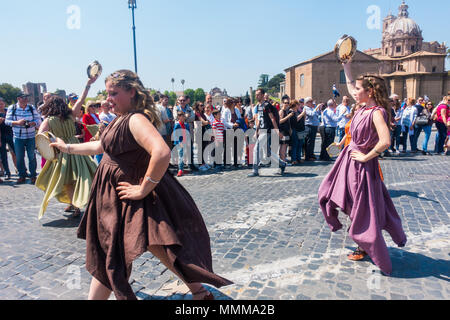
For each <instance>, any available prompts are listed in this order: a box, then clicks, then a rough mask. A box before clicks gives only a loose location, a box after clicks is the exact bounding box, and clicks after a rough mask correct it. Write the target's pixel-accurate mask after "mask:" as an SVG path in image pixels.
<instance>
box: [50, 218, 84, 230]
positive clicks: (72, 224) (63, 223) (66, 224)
mask: <svg viewBox="0 0 450 320" xmlns="http://www.w3.org/2000/svg"><path fill="white" fill-rule="evenodd" d="M80 221H81V218H74V219H72V218H69V219H59V220H55V221H51V222H48V223H45V224H43V225H42V226H43V227H50V228H78V226H79V225H80Z"/></svg>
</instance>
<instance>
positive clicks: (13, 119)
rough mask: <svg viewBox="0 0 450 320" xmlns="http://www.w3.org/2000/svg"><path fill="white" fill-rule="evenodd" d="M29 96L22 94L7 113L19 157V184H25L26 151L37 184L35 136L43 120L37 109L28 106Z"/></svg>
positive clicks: (7, 123) (32, 176)
mask: <svg viewBox="0 0 450 320" xmlns="http://www.w3.org/2000/svg"><path fill="white" fill-rule="evenodd" d="M28 97H29V95H27V94H24V93H20V94H19V95H18V96H17V100H18V102H17V103H16V104H13V105H11V106H10V107H9V108H8V112H7V113H6V120H5V124H6V125H7V126H11V127H12V128H13V135H14V149H15V152H16V157H17V169H18V171H19V179H18V180H17V183H18V184H21V183H25V181H26V176H27V168H26V167H25V151H26V153H27V156H28V166H29V170H30V179H31V183H32V184H34V183H35V182H36V176H37V174H36V168H37V163H36V155H35V153H34V150H35V147H36V145H35V136H36V129H37V127H39V125H40V124H41V118H40V116H39V113H38V112H37V111H36V108H35V107H34V106H33V105H31V104H28Z"/></svg>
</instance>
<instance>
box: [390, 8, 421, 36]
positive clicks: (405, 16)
mask: <svg viewBox="0 0 450 320" xmlns="http://www.w3.org/2000/svg"><path fill="white" fill-rule="evenodd" d="M408 8H409V7H408V6H407V5H406V4H405V1H403V3H402V5H401V6H400V8H399V13H398V17H397V18H396V19H394V20H393V21H392V23H391V24H390V25H389V26H388V28H387V29H386V33H387V34H388V35H389V36H395V35H396V34H397V33H401V34H403V35H408V36H421V35H422V30H420V27H419V25H418V24H417V23H416V22H415V21H414V20H413V19H411V18H409V13H408Z"/></svg>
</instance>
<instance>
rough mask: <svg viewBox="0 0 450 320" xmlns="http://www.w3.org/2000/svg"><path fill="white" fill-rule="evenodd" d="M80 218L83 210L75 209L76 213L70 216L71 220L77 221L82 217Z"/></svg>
mask: <svg viewBox="0 0 450 320" xmlns="http://www.w3.org/2000/svg"><path fill="white" fill-rule="evenodd" d="M80 216H81V210H80V209H78V208H75V211H74V213H72V214H71V215H70V216H69V219H76V218H78V217H80Z"/></svg>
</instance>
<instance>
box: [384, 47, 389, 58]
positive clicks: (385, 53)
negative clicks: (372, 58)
mask: <svg viewBox="0 0 450 320" xmlns="http://www.w3.org/2000/svg"><path fill="white" fill-rule="evenodd" d="M387 54H388V48H386V49H385V50H384V55H385V56H387Z"/></svg>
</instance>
